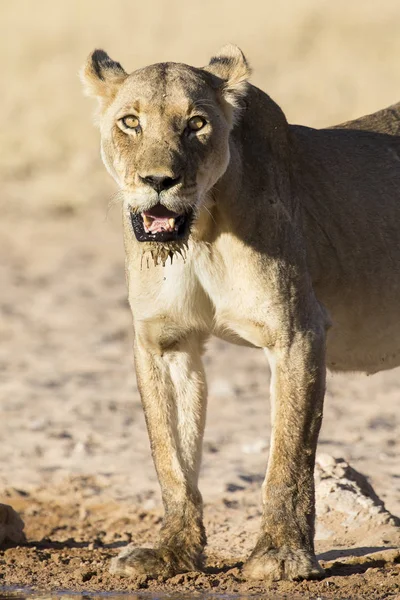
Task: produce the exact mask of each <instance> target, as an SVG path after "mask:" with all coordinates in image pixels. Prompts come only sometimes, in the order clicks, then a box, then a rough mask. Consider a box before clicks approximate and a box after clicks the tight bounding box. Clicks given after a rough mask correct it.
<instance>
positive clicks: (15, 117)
mask: <svg viewBox="0 0 400 600" xmlns="http://www.w3.org/2000/svg"><path fill="white" fill-rule="evenodd" d="M244 5H245V6H244ZM110 6H111V5H109V4H108V3H105V2H103V1H99V0H97V2H94V1H91V0H86V1H85V2H84V3H83V2H79V1H78V0H71V1H68V2H67V1H66V0H60V1H59V2H57V3H53V2H50V0H38V2H36V3H35V4H33V3H31V2H30V1H28V0H26V1H23V0H16V2H14V3H12V4H11V3H3V4H1V6H0V23H1V34H2V35H1V36H0V49H1V50H2V55H3V60H2V81H3V86H2V88H3V90H2V94H1V97H0V103H1V108H2V110H1V111H0V180H1V195H0V207H1V215H2V216H1V220H0V289H1V296H0V339H1V342H2V343H1V346H0V371H1V384H0V400H1V404H0V439H1V450H2V454H1V456H2V459H1V461H0V502H6V503H8V504H12V505H13V506H14V507H15V508H16V509H18V510H19V511H20V512H21V514H22V516H23V518H24V520H25V522H26V532H27V536H28V540H29V543H28V545H27V546H23V547H19V548H15V547H10V548H8V549H7V550H6V551H4V552H3V553H1V554H0V583H1V582H4V584H5V585H11V584H24V585H33V586H38V587H41V588H43V589H54V588H57V587H63V588H65V589H76V590H78V589H84V590H119V589H121V590H122V589H133V588H134V587H135V586H136V587H142V588H147V587H149V586H150V588H153V589H154V588H155V587H158V588H159V589H168V590H179V589H187V590H192V589H197V590H212V591H215V592H223V591H230V592H246V593H256V592H258V591H260V589H261V588H259V587H257V586H253V587H252V586H248V585H247V584H246V583H244V582H242V581H241V580H240V574H239V571H238V566H239V565H240V562H238V561H241V560H243V559H244V558H245V555H246V553H247V552H248V551H249V550H250V548H251V544H252V543H253V541H254V538H255V535H256V531H257V524H258V517H259V506H258V499H259V491H258V488H259V485H260V481H261V480H262V476H263V472H264V470H265V465H266V462H267V458H268V448H269V425H270V418H269V403H268V381H269V371H268V367H267V363H266V360H265V357H264V356H263V353H262V352H259V351H255V350H254V351H253V350H247V349H243V348H236V347H233V346H228V345H225V344H223V343H222V342H219V341H213V342H212V343H210V346H209V349H208V352H207V355H206V360H205V362H206V370H207V374H208V381H209V390H210V393H209V412H208V423H207V430H206V435H205V448H204V460H203V468H202V474H201V489H202V492H203V495H204V500H205V503H206V521H207V523H208V530H209V546H210V549H209V573H208V574H207V575H199V574H189V575H185V576H182V577H178V578H175V579H174V580H170V581H169V582H166V583H163V582H155V583H151V582H146V581H142V582H136V583H135V584H134V583H132V582H131V583H129V582H126V581H125V580H120V579H118V578H116V577H113V578H112V577H111V576H109V575H108V574H107V564H108V562H109V559H110V557H111V556H112V555H114V554H115V553H116V552H117V551H118V549H119V547H121V546H122V545H124V544H126V543H127V542H130V541H133V542H135V543H136V542H137V543H138V544H139V543H148V542H151V541H152V540H154V538H155V535H156V532H157V528H158V526H159V523H160V515H161V508H160V495H159V491H158V486H157V481H156V476H155V472H154V469H153V466H152V463H151V459H150V452H149V444H148V441H147V434H146V431H145V425H144V419H143V415H142V412H141V407H140V399H139V395H138V392H137V387H136V383H135V378H134V374H133V368H132V360H131V332H130V314H129V310H128V306H127V301H126V290H125V282H124V273H123V248H122V237H121V228H120V213H119V206H118V204H116V205H115V206H113V207H112V208H111V209H110V210H108V209H107V206H108V202H109V201H110V200H112V199H113V194H114V192H115V188H114V185H113V183H112V181H111V180H109V178H108V176H107V174H106V173H105V170H104V168H103V167H102V165H101V162H100V158H99V156H98V140H97V132H96V131H95V129H94V128H93V127H92V126H91V116H90V115H91V110H92V108H93V106H92V105H91V104H90V102H89V101H88V100H85V99H83V98H82V97H81V91H80V86H79V82H78V79H77V76H76V73H77V70H78V68H79V66H80V65H81V63H82V62H83V60H84V59H85V57H86V55H87V54H88V53H89V51H90V50H91V49H92V48H93V47H96V46H103V47H105V48H106V49H107V50H108V51H109V53H110V54H111V55H112V56H113V57H114V58H116V59H117V60H120V61H121V62H122V64H123V65H124V66H125V67H126V68H127V69H128V70H129V69H134V68H136V67H138V66H141V65H144V64H147V63H150V62H154V61H161V60H178V61H179V60H182V61H185V62H190V63H193V64H204V63H205V62H206V61H207V60H208V57H209V56H210V55H211V54H212V53H213V52H214V51H215V50H216V49H217V48H218V47H219V46H221V45H222V44H224V43H225V42H226V41H233V42H236V43H238V44H240V45H241V46H242V48H243V50H244V51H245V52H246V54H247V55H248V57H249V59H250V62H251V63H252V65H253V67H254V76H253V82H254V83H256V84H257V85H260V86H261V87H263V88H264V89H265V90H266V91H268V93H270V94H271V95H272V97H273V98H274V99H275V100H277V101H278V102H279V103H280V104H281V106H282V107H283V109H284V110H285V112H286V114H287V115H288V118H289V120H290V121H292V122H301V123H304V124H308V125H314V126H323V125H328V124H331V123H334V122H340V121H342V120H348V119H351V118H353V117H356V116H357V115H360V114H364V113H367V112H373V111H374V110H376V109H378V108H380V107H383V106H385V105H388V104H391V103H393V102H395V101H397V100H398V98H399V89H400V74H399V69H398V56H399V55H400V52H399V51H400V36H399V35H398V31H399V28H400V6H399V4H398V0H382V1H381V2H380V3H379V6H378V5H377V4H376V3H375V2H369V1H366V2H361V1H354V2H352V3H350V2H345V1H342V0H339V1H337V2H335V3H332V2H325V1H323V0H303V1H302V2H300V1H299V2H296V1H294V0H293V1H292V2H283V3H280V4H279V6H278V7H277V6H276V3H272V2H261V1H260V0H249V1H248V2H246V3H242V2H236V1H234V0H231V1H230V2H217V3H215V2H211V1H208V0H207V1H204V2H202V3H201V5H200V4H199V6H198V7H195V6H194V5H193V6H191V5H188V4H184V3H183V2H182V1H181V0H171V1H169V2H168V3H162V2H149V3H146V5H145V6H140V10H139V6H138V5H137V3H135V2H130V3H128V2H124V1H122V0H116V2H114V3H113V5H112V9H111V8H110ZM210 15H212V20H211V22H210V21H209V19H210V18H211V17H210ZM399 375H400V372H399V370H394V371H391V372H387V373H381V374H378V375H375V376H373V377H365V376H362V375H357V374H352V375H346V376H338V375H335V376H332V375H329V376H328V392H327V398H326V409H325V418H324V424H323V428H322V433H321V437H320V442H319V443H320V448H319V451H320V452H324V453H328V454H331V455H333V456H336V457H344V458H345V459H346V460H348V461H349V462H350V463H351V464H352V465H353V466H354V467H355V468H356V469H358V470H359V471H361V472H362V473H364V474H365V475H367V476H368V477H369V479H370V482H371V483H372V485H373V486H374V488H375V490H376V492H377V494H378V495H379V496H380V498H382V499H383V500H384V502H385V504H386V507H387V508H388V510H390V511H391V512H392V513H393V514H397V515H400V469H399V466H398V465H399V454H400V442H399V440H400V435H399V434H400V416H399V415H400V411H399V408H400V378H399ZM357 531H358V530H357V524H356V523H355V524H354V527H353V530H352V531H351V532H349V531H342V532H341V531H339V530H338V531H336V532H335V536H336V537H335V539H334V541H332V539H330V540H328V541H326V540H325V541H323V540H320V541H318V542H317V550H318V552H320V553H322V556H328V559H327V561H326V564H327V565H328V567H329V568H331V572H330V573H331V575H330V577H328V578H327V579H325V580H324V581H323V582H319V583H316V582H311V583H301V584H285V583H282V584H279V585H277V586H275V589H274V593H275V594H278V593H280V594H283V595H284V594H288V596H287V597H290V598H294V597H295V596H296V594H300V595H302V597H317V596H323V597H327V598H348V597H360V598H361V597H363V598H364V597H365V598H383V597H391V598H394V597H396V594H400V572H399V559H398V555H397V554H396V553H395V551H389V550H385V549H384V548H385V547H388V546H390V547H393V545H394V546H396V545H397V546H399V545H400V539H399V543H398V544H393V539H392V540H391V543H390V544H386V542H385V536H384V535H382V539H381V540H378V539H375V538H374V540H373V544H372V546H373V547H374V548H375V552H377V553H378V554H376V555H375V558H372V557H371V553H370V551H369V550H365V551H363V550H359V551H358V554H359V555H360V557H359V558H358V559H354V562H353V563H352V564H348V563H346V564H345V559H346V560H350V561H351V560H353V559H351V555H353V558H354V554H357V552H356V551H354V550H353V551H351V552H347V554H346V549H347V548H349V547H352V548H353V549H354V548H359V549H362V548H365V547H366V546H368V547H372V546H371V543H370V541H369V542H368V544H365V543H364V542H365V540H364V539H363V537H362V536H361V534H360V536H359V537H360V539H357ZM350 534H351V535H350ZM363 535H364V534H363ZM379 542H380V543H379ZM380 547H382V548H381V549H380V550H379V548H380ZM335 548H336V549H337V552H338V554H337V556H338V557H339V558H338V559H337V560H339V563H338V564H334V563H332V560H334V558H332V557H333V555H332V554H330V555H326V553H327V552H328V551H329V550H333V549H335ZM382 549H383V550H382ZM379 552H380V554H379ZM382 552H383V554H382ZM390 552H392V554H390ZM324 553H325V554H324ZM349 556H350V558H349ZM340 557H342V558H340ZM346 557H347V558H346ZM342 559H343V560H342ZM340 561H342V562H340ZM396 586H397V587H396ZM384 594H386V596H385V595H384ZM398 597H399V596H398Z"/></svg>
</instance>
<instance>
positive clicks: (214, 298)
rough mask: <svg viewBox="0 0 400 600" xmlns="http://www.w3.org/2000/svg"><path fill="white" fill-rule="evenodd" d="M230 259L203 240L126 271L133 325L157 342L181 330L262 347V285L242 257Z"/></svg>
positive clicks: (265, 321)
mask: <svg viewBox="0 0 400 600" xmlns="http://www.w3.org/2000/svg"><path fill="white" fill-rule="evenodd" d="M230 257H231V258H230V260H227V259H226V257H225V256H224V255H223V254H221V253H219V252H217V253H213V252H211V251H210V248H209V247H208V246H206V245H200V244H199V245H197V246H195V247H192V248H190V251H189V252H188V255H187V257H186V260H185V262H184V261H183V260H182V259H181V258H180V257H179V258H177V260H174V262H173V264H170V263H169V262H167V264H166V265H165V267H162V266H161V265H158V266H157V267H153V266H150V268H149V269H148V270H147V269H146V270H144V271H142V272H140V274H139V273H137V272H136V273H134V274H132V277H130V278H129V279H130V284H129V288H130V294H129V295H130V303H131V307H132V312H133V315H134V320H135V323H136V325H138V324H139V323H142V324H145V325H146V329H147V330H149V331H150V330H151V339H152V341H154V342H155V343H157V344H158V341H157V340H162V345H169V343H173V341H174V339H177V338H181V337H182V336H184V335H189V334H192V333H196V332H197V333H200V334H205V335H215V336H216V337H219V338H221V339H224V340H226V341H228V342H231V343H234V344H239V345H247V346H255V347H268V346H269V345H270V341H271V330H272V320H271V315H272V312H271V310H270V308H271V307H270V304H271V302H270V298H269V294H268V289H267V288H266V286H265V282H263V278H262V277H261V276H260V274H258V273H255V272H254V269H252V268H251V267H250V265H251V263H250V262H249V261H246V260H234V259H233V260H232V258H233V256H232V253H230Z"/></svg>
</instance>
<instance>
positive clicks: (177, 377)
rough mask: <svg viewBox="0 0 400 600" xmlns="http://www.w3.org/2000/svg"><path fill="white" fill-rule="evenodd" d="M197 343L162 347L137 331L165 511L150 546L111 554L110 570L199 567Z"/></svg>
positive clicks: (202, 539)
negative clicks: (153, 544) (159, 527)
mask: <svg viewBox="0 0 400 600" xmlns="http://www.w3.org/2000/svg"><path fill="white" fill-rule="evenodd" d="M201 348H202V340H201V339H199V338H197V337H196V336H194V335H191V336H189V337H186V338H185V339H181V340H179V341H178V342H176V343H175V344H173V345H171V344H170V345H169V349H167V350H165V349H161V348H157V347H154V346H153V345H151V344H149V343H148V339H146V337H145V336H144V337H141V336H139V335H136V341H135V365H136V373H137V379H138V385H139V389H140V393H141V398H142V403H143V408H144V412H145V417H146V423H147V429H148V433H149V437H150V444H151V450H152V455H153V460H154V463H155V467H156V470H157V474H158V478H159V482H160V485H161V491H162V498H163V503H164V508H165V516H164V521H163V525H162V528H161V532H160V537H159V541H158V543H157V544H156V546H155V548H134V547H132V545H129V546H128V547H127V548H125V549H124V550H123V551H122V552H121V554H120V555H119V556H118V557H117V558H115V559H113V561H112V566H111V572H112V573H117V574H120V575H126V576H135V575H147V576H149V577H157V576H164V577H171V576H173V575H175V574H177V573H182V572H185V571H192V570H198V569H200V568H201V566H202V551H203V548H204V546H205V544H206V535H205V530H204V526H203V514H202V513H203V510H202V498H201V495H200V492H199V490H198V487H197V482H198V475H199V468H200V460H201V444H202V438H203V432H204V424H205V411H206V384H205V377H204V372H203V367H202V362H201Z"/></svg>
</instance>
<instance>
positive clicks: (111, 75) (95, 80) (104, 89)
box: [79, 50, 128, 106]
mask: <svg viewBox="0 0 400 600" xmlns="http://www.w3.org/2000/svg"><path fill="white" fill-rule="evenodd" d="M79 75H80V78H81V81H82V83H83V87H84V90H85V94H86V95H87V96H94V97H95V98H97V99H98V100H99V102H100V106H104V104H107V103H108V102H110V101H111V100H112V99H113V98H114V96H115V94H116V93H117V91H118V89H119V86H120V85H121V83H122V82H123V81H124V80H125V79H126V77H127V76H128V74H127V73H126V72H125V71H124V69H123V68H122V67H121V65H120V64H119V62H116V61H115V60H112V59H111V58H110V57H109V56H108V54H107V52H104V50H94V52H92V53H91V54H90V55H89V57H88V59H87V61H86V63H85V64H84V65H83V67H82V69H81V71H80V73H79Z"/></svg>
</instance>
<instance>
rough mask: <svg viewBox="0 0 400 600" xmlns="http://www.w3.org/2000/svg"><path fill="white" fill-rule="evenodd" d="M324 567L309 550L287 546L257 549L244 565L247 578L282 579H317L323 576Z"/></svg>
mask: <svg viewBox="0 0 400 600" xmlns="http://www.w3.org/2000/svg"><path fill="white" fill-rule="evenodd" d="M323 573H324V572H323V569H322V568H321V567H320V566H319V564H318V562H317V559H316V558H315V556H314V555H313V554H311V553H310V552H309V551H308V550H304V549H302V548H299V549H292V548H289V547H287V546H282V547H281V548H268V549H266V550H265V551H262V550H259V549H258V550H257V552H255V553H253V554H252V555H251V556H250V558H249V559H248V561H247V562H246V563H245V565H244V567H243V574H244V576H245V577H246V578H247V579H263V580H265V581H280V580H282V579H289V580H292V581H293V580H298V579H316V578H321V577H323Z"/></svg>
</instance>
